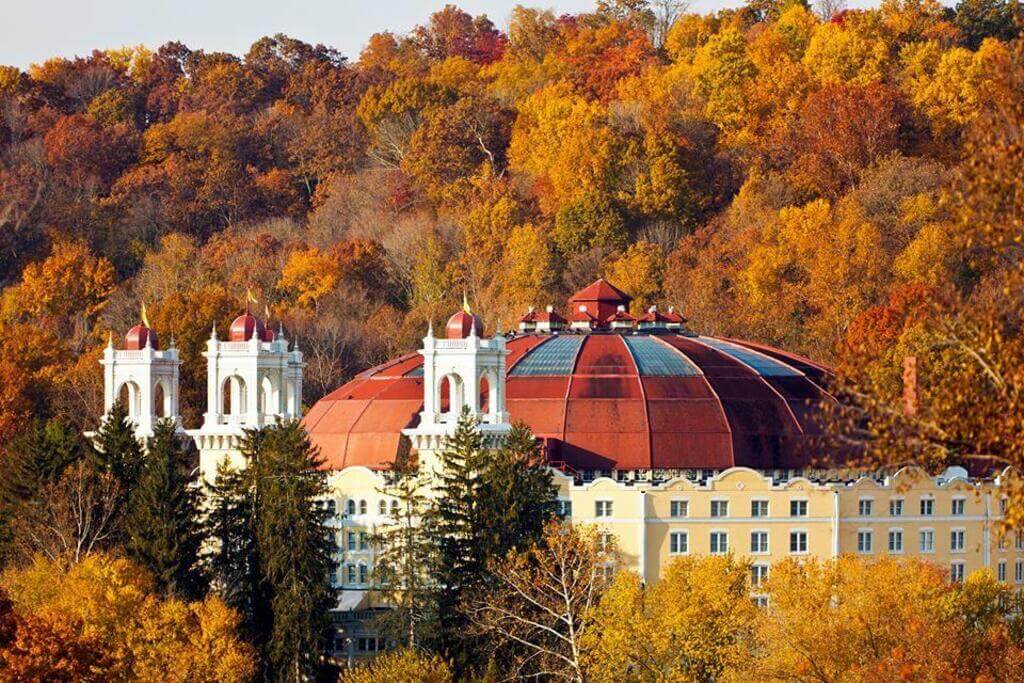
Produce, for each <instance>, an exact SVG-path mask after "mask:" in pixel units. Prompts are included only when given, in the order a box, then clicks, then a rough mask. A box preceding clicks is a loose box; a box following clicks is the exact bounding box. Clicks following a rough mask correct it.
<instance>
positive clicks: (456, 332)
mask: <svg viewBox="0 0 1024 683" xmlns="http://www.w3.org/2000/svg"><path fill="white" fill-rule="evenodd" d="M444 332H445V336H446V337H448V338H449V339H465V338H466V337H468V336H469V335H470V333H471V332H472V333H475V334H476V336H478V337H482V336H484V324H483V323H482V322H481V321H480V316H477V315H474V314H472V313H470V312H468V311H459V312H458V313H456V314H455V315H453V316H452V317H450V318H448V324H447V325H445V328H444Z"/></svg>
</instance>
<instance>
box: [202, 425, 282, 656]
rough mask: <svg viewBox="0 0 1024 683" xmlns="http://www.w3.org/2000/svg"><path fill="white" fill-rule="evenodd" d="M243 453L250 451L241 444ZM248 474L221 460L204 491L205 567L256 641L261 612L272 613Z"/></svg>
mask: <svg viewBox="0 0 1024 683" xmlns="http://www.w3.org/2000/svg"><path fill="white" fill-rule="evenodd" d="M242 452H243V453H246V452H249V449H248V447H247V446H245V445H243V449H242ZM249 483H250V477H248V476H247V474H246V473H245V472H240V471H238V470H236V469H234V468H232V467H231V465H230V464H229V463H228V461H227V458H225V459H224V461H223V462H221V463H220V464H218V465H217V476H216V478H215V479H214V482H213V484H211V485H209V487H208V491H207V496H206V510H205V513H206V516H205V519H204V526H205V531H206V535H207V542H208V543H207V555H206V558H205V564H206V569H207V572H208V575H209V580H210V585H211V588H212V589H213V590H214V592H216V593H217V595H218V596H220V598H221V599H222V600H224V602H225V603H227V604H228V605H229V606H230V607H232V608H233V609H235V610H236V611H237V612H238V613H239V614H241V615H242V625H243V628H244V630H245V631H246V632H247V633H248V634H249V636H250V640H251V641H253V642H256V641H257V640H258V638H257V636H256V634H257V632H258V630H259V629H258V626H257V625H258V624H259V623H260V617H261V616H266V615H268V614H269V607H262V608H261V606H262V605H265V604H266V600H265V599H262V597H261V596H262V595H263V594H264V592H265V591H264V590H263V583H262V580H261V578H260V571H259V558H258V556H257V553H256V536H255V528H254V526H253V521H254V519H255V517H254V509H253V503H254V496H253V495H252V489H251V487H250V486H249Z"/></svg>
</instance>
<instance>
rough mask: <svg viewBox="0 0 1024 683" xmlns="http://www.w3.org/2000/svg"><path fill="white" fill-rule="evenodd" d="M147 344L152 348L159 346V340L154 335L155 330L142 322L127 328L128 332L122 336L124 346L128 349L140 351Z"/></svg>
mask: <svg viewBox="0 0 1024 683" xmlns="http://www.w3.org/2000/svg"><path fill="white" fill-rule="evenodd" d="M147 344H148V345H149V346H150V347H151V348H153V349H154V350H156V349H159V348H160V341H159V340H158V339H157V337H156V332H154V331H153V330H151V329H149V328H148V327H146V326H145V325H143V324H142V323H139V324H138V325H136V326H134V327H133V328H131V329H130V330H128V334H126V335H125V336H124V348H125V349H127V350H128V351H141V350H142V349H144V348H146V346H147Z"/></svg>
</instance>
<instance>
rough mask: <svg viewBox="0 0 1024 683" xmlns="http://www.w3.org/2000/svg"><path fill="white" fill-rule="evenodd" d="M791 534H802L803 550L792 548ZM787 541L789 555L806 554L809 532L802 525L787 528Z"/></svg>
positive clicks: (809, 545)
mask: <svg viewBox="0 0 1024 683" xmlns="http://www.w3.org/2000/svg"><path fill="white" fill-rule="evenodd" d="M793 534H803V535H804V549H803V550H793ZM788 541H789V543H788V544H787V548H788V550H787V554H789V555H808V554H810V547H811V534H810V532H809V531H808V530H807V529H805V528H803V527H797V528H795V529H790V530H789V538H788Z"/></svg>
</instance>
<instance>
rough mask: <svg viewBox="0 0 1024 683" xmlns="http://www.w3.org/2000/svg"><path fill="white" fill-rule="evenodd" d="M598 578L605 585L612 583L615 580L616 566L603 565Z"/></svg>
mask: <svg viewBox="0 0 1024 683" xmlns="http://www.w3.org/2000/svg"><path fill="white" fill-rule="evenodd" d="M597 577H598V578H599V579H601V580H603V581H604V582H605V583H610V582H611V580H612V579H614V578H615V566H614V565H611V564H602V565H601V566H600V567H598V568H597Z"/></svg>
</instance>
